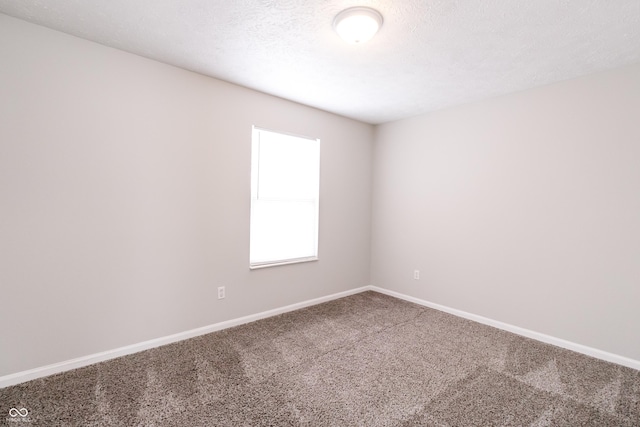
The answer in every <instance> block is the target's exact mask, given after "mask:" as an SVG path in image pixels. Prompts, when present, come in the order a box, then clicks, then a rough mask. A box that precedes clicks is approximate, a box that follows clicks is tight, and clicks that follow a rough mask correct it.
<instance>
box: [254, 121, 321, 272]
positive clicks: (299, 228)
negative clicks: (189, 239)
mask: <svg viewBox="0 0 640 427" xmlns="http://www.w3.org/2000/svg"><path fill="white" fill-rule="evenodd" d="M319 178H320V141H319V140H317V139H308V138H302V137H297V136H292V135H286V134H280V133H276V132H271V131H267V130H264V129H259V128H255V127H254V129H253V137H252V150H251V230H250V235H251V241H250V267H251V268H259V267H266V266H272V265H280V264H288V263H292V262H302V261H310V260H316V259H317V257H318V207H319V200H318V194H319Z"/></svg>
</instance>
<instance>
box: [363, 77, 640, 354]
mask: <svg viewBox="0 0 640 427" xmlns="http://www.w3.org/2000/svg"><path fill="white" fill-rule="evenodd" d="M373 176H374V193H373V236H372V239H373V243H372V247H373V249H372V284H373V285H376V286H380V287H383V288H387V289H390V290H395V291H397V292H401V293H404V294H408V295H410V296H413V297H416V298H420V299H424V300H428V301H431V302H434V303H439V304H442V305H445V306H449V307H452V308H455V309H458V310H463V311H466V312H469V313H473V314H477V315H481V316H485V317H488V318H490V319H494V320H498V321H501V322H506V323H509V324H512V325H515V326H520V327H523V328H527V329H530V330H533V331H537V332H541V333H544V334H548V335H551V336H554V337H557V338H562V339H565V340H569V341H572V342H575V343H578V344H583V345H587V346H590V347H593V348H596V349H600V350H604V351H608V352H611V353H615V354H618V355H622V356H626V357H629V358H632V359H635V360H640V339H638V334H639V332H640V329H639V327H640V309H639V308H638V301H640V65H637V66H633V67H628V68H624V69H619V70H615V71H610V72H605V73H601V74H597V75H592V76H589V77H586V78H581V79H577V80H571V81H566V82H561V83H558V84H555V85H551V86H547V87H542V88H538V89H535V90H529V91H526V92H521V93H516V94H512V95H508V96H504V97H500V98H496V99H491V100H487V101H484V102H480V103H476V104H472V105H466V106H461V107H458V108H453V109H449V110H446V111H441V112H436V113H433V114H428V115H424V116H420V117H416V118H412V119H407V120H403V121H398V122H394V123H390V124H385V125H382V126H380V127H378V128H377V130H376V140H375V145H374V168H373ZM414 269H419V270H420V271H421V277H420V280H414V279H413V270H414Z"/></svg>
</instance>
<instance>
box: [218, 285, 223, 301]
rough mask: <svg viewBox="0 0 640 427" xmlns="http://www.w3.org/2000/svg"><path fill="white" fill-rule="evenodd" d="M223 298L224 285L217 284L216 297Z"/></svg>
mask: <svg viewBox="0 0 640 427" xmlns="http://www.w3.org/2000/svg"><path fill="white" fill-rule="evenodd" d="M223 298H224V286H219V287H218V299H223Z"/></svg>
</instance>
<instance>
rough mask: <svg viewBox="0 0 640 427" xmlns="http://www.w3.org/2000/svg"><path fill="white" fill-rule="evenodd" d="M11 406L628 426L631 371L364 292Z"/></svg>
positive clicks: (157, 417) (103, 412)
mask: <svg viewBox="0 0 640 427" xmlns="http://www.w3.org/2000/svg"><path fill="white" fill-rule="evenodd" d="M23 407H24V408H27V409H28V411H29V413H28V415H27V417H24V419H22V421H28V422H29V423H30V424H29V425H45V426H54V425H55V426H60V425H74V426H75V425H82V426H94V425H113V426H132V425H142V426H367V427H370V426H442V427H445V426H536V427H540V426H599V427H600V426H640V372H639V371H635V370H633V369H629V368H625V367H622V366H618V365H614V364H611V363H607V362H603V361H600V360H597V359H593V358H590V357H588V356H583V355H580V354H577V353H573V352H571V351H567V350H564V349H561V348H557V347H553V346H550V345H547V344H543V343H540V342H537V341H533V340H529V339H526V338H523V337H520V336H517V335H513V334H510V333H508V332H504V331H501V330H498V329H494V328H491V327H488V326H484V325H481V324H478V323H474V322H471V321H468V320H464V319H460V318H457V317H455V316H451V315H449V314H446V313H442V312H439V311H436V310H432V309H429V308H425V307H421V306H418V305H414V304H411V303H408V302H405V301H401V300H398V299H395V298H391V297H388V296H385V295H381V294H379V293H375V292H364V293H361V294H357V295H353V296H350V297H346V298H342V299H339V300H335V301H331V302H328V303H325V304H321V305H317V306H314V307H309V308H306V309H302V310H298V311H295V312H291V313H287V314H283V315H280V316H276V317H272V318H269V319H265V320H261V321H258V322H254V323H250V324H246V325H243V326H239V327H235V328H232V329H227V330H224V331H221V332H216V333H212V334H208V335H204V336H201V337H198V338H193V339H190V340H186V341H182V342H180V343H176V344H171V345H168V346H164V347H160V348H156V349H153V350H148V351H144V352H141V353H137V354H133V355H130V356H126V357H122V358H119V359H115V360H111V361H108V362H103V363H99V364H96V365H92V366H89V367H86V368H81V369H77V370H74V371H70V372H66V373H63V374H58V375H54V376H51V377H47V378H43V379H39V380H34V381H30V382H27V383H23V384H19V385H16V386H12V387H7V388H4V389H0V410H1V411H2V413H3V414H5V415H3V416H0V421H2V422H5V423H6V424H7V425H12V426H16V425H20V424H19V423H16V422H12V420H13V419H18V418H22V417H19V416H18V417H15V418H11V417H9V416H8V415H7V414H8V413H9V411H10V408H23ZM5 417H6V418H5ZM22 425H26V424H22Z"/></svg>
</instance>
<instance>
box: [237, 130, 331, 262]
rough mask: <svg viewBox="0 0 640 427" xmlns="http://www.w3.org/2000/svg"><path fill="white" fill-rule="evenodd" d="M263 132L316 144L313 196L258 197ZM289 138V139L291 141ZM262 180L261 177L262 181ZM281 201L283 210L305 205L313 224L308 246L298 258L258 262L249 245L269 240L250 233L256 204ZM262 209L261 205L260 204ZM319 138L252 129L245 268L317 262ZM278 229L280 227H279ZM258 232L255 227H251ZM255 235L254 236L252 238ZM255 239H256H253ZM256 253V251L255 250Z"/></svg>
mask: <svg viewBox="0 0 640 427" xmlns="http://www.w3.org/2000/svg"><path fill="white" fill-rule="evenodd" d="M264 133H268V134H270V135H268V136H270V137H273V136H276V137H277V136H282V137H283V138H286V139H287V140H289V142H291V141H293V139H296V140H300V141H299V142H300V143H305V142H306V143H315V144H317V150H318V153H317V162H318V163H317V165H315V163H314V165H313V167H315V168H317V181H316V182H315V183H314V185H315V188H314V185H311V186H310V187H308V188H309V189H310V190H309V191H310V192H311V193H314V192H315V194H313V196H307V197H304V198H295V197H293V196H292V197H278V198H266V197H264V196H262V197H261V194H260V191H259V188H260V179H261V177H260V159H261V158H260V136H261V135H262V134H264ZM292 138H293V139H292ZM263 179H264V178H263ZM280 202H282V203H283V205H281V206H282V207H284V203H294V204H298V206H305V209H306V210H307V212H311V215H312V218H311V221H312V222H313V225H312V226H311V227H312V228H311V229H305V230H308V231H309V233H310V235H308V236H307V237H309V238H310V240H308V243H310V246H309V247H307V249H308V251H306V252H305V253H304V255H302V253H301V256H293V257H272V258H270V259H265V258H264V257H262V258H261V259H254V257H256V258H257V255H255V254H254V251H253V245H254V242H256V241H257V244H256V246H257V247H260V244H261V243H262V244H263V243H264V242H265V241H270V240H264V239H263V240H259V237H256V236H259V234H260V233H258V232H255V230H254V221H259V219H256V217H255V215H258V214H257V213H258V212H260V211H261V210H260V203H267V204H269V203H271V204H278V203H280ZM262 206H264V205H262ZM319 214H320V139H319V138H309V137H306V136H300V135H294V134H291V133H285V132H278V131H273V130H269V129H264V128H260V127H257V126H252V135H251V214H250V215H251V219H250V241H249V252H250V254H249V268H250V269H252V270H253V269H259V268H265V267H274V266H279V265H287V264H295V263H301V262H309V261H317V260H318V236H319V222H320V218H319V216H320V215H319ZM280 226H284V225H283V224H280ZM255 228H256V229H259V227H255ZM254 234H255V235H254ZM254 239H256V240H254ZM256 252H259V251H258V250H256Z"/></svg>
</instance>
